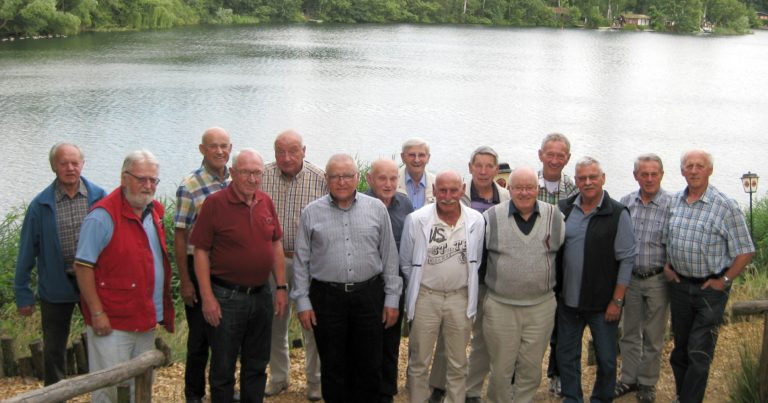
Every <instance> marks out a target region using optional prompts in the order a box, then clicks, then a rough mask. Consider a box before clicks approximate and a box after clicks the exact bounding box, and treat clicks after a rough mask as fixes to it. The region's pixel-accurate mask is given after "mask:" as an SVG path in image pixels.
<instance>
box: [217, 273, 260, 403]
mask: <svg viewBox="0 0 768 403" xmlns="http://www.w3.org/2000/svg"><path fill="white" fill-rule="evenodd" d="M211 287H212V289H213V295H214V296H215V297H216V300H217V301H218V302H219V306H220V307H221V319H220V322H219V325H218V326H216V327H213V326H211V325H208V324H207V325H206V329H207V331H208V336H209V338H208V340H209V341H210V343H211V373H210V383H211V401H212V402H213V403H230V402H231V401H232V396H233V394H234V391H235V363H236V362H237V357H238V354H239V355H240V400H241V401H242V402H244V403H249V402H261V401H263V400H264V388H265V386H266V384H267V374H266V370H267V364H268V363H269V341H270V337H271V333H272V316H273V315H274V310H273V308H272V294H271V293H270V292H269V287H268V286H266V285H265V286H263V287H262V288H261V290H260V291H258V292H256V293H255V294H251V295H248V294H244V293H242V292H237V291H232V290H230V289H227V288H225V287H221V286H218V285H216V284H211Z"/></svg>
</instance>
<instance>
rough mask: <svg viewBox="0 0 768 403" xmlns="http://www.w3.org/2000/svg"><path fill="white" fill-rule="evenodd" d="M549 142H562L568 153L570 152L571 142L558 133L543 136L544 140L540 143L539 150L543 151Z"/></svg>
mask: <svg viewBox="0 0 768 403" xmlns="http://www.w3.org/2000/svg"><path fill="white" fill-rule="evenodd" d="M550 141H562V142H563V143H565V148H567V149H568V152H569V153H570V152H571V142H570V141H568V137H565V135H564V134H560V133H550V134H547V135H546V136H544V140H542V141H541V148H540V149H541V150H543V149H544V147H545V146H546V145H547V143H549V142H550Z"/></svg>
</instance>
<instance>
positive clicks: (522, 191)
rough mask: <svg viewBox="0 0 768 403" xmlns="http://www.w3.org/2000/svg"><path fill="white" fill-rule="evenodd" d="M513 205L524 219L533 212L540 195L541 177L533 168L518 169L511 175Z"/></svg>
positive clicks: (510, 187) (510, 184)
mask: <svg viewBox="0 0 768 403" xmlns="http://www.w3.org/2000/svg"><path fill="white" fill-rule="evenodd" d="M509 193H510V195H511V196H512V204H514V205H515V208H516V209H517V211H519V212H520V214H522V215H523V216H524V217H525V216H527V215H528V214H530V213H532V212H533V209H534V207H535V206H536V198H537V197H538V195H539V176H538V174H536V171H534V170H533V168H531V167H527V166H522V167H519V168H516V169H515V170H514V171H512V173H511V174H510V175H509Z"/></svg>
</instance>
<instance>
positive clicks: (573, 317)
mask: <svg viewBox="0 0 768 403" xmlns="http://www.w3.org/2000/svg"><path fill="white" fill-rule="evenodd" d="M618 325H619V322H618V321H616V322H606V321H605V311H603V312H582V311H579V310H578V309H577V308H571V307H569V306H566V305H565V303H564V302H563V301H562V300H560V301H559V303H558V307H557V326H558V329H557V330H558V331H557V364H558V368H559V370H560V381H561V383H562V394H563V397H564V399H565V400H564V401H565V402H583V401H584V393H583V391H582V389H581V350H582V346H581V341H582V338H583V336H584V328H585V327H586V326H589V331H590V333H592V338H593V339H594V341H595V343H594V344H595V356H596V358H597V374H596V376H595V385H594V387H593V388H592V396H591V397H590V401H591V402H612V401H613V392H614V389H615V387H616V335H617V333H618V327H619V326H618Z"/></svg>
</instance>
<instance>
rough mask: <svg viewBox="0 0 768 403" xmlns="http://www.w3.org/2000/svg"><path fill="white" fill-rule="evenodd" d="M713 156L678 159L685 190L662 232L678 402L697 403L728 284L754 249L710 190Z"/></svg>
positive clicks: (722, 198) (739, 222)
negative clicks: (669, 289) (665, 242)
mask: <svg viewBox="0 0 768 403" xmlns="http://www.w3.org/2000/svg"><path fill="white" fill-rule="evenodd" d="M712 170H713V161H712V155H711V154H709V153H708V152H706V151H703V150H691V151H688V152H686V153H685V154H683V157H682V158H681V160H680V171H681V173H682V174H683V176H684V177H685V181H686V182H687V183H688V186H687V187H686V188H685V189H683V190H682V191H681V192H679V193H677V194H676V195H675V196H674V198H673V199H672V205H671V208H670V217H669V225H668V226H667V232H666V241H667V264H666V266H665V267H664V274H665V276H666V277H667V279H668V280H669V281H670V282H671V291H670V311H671V314H672V332H673V333H674V337H675V348H674V349H673V350H672V354H671V355H670V358H669V362H670V364H671V365H672V372H673V374H674V376H675V387H676V389H677V396H678V400H679V401H680V402H701V401H702V400H704V392H705V391H706V388H707V377H708V375H709V366H710V364H711V363H712V359H713V356H714V352H715V344H716V343H717V329H718V327H719V326H720V324H721V323H722V321H723V312H724V311H725V305H726V303H727V302H728V293H729V292H730V290H731V282H732V281H733V279H734V278H736V277H737V276H738V275H739V274H740V273H741V272H742V271H743V270H744V267H746V265H747V264H749V262H750V261H751V260H752V256H753V255H754V252H755V247H754V245H753V243H752V239H751V237H750V236H749V230H748V229H747V223H746V221H745V220H744V215H743V214H742V212H741V209H739V206H738V204H737V203H736V201H734V200H733V199H730V198H729V197H728V196H726V195H725V194H723V193H722V192H720V191H719V190H718V189H717V188H715V187H714V186H712V185H710V184H709V177H710V176H711V175H712Z"/></svg>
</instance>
